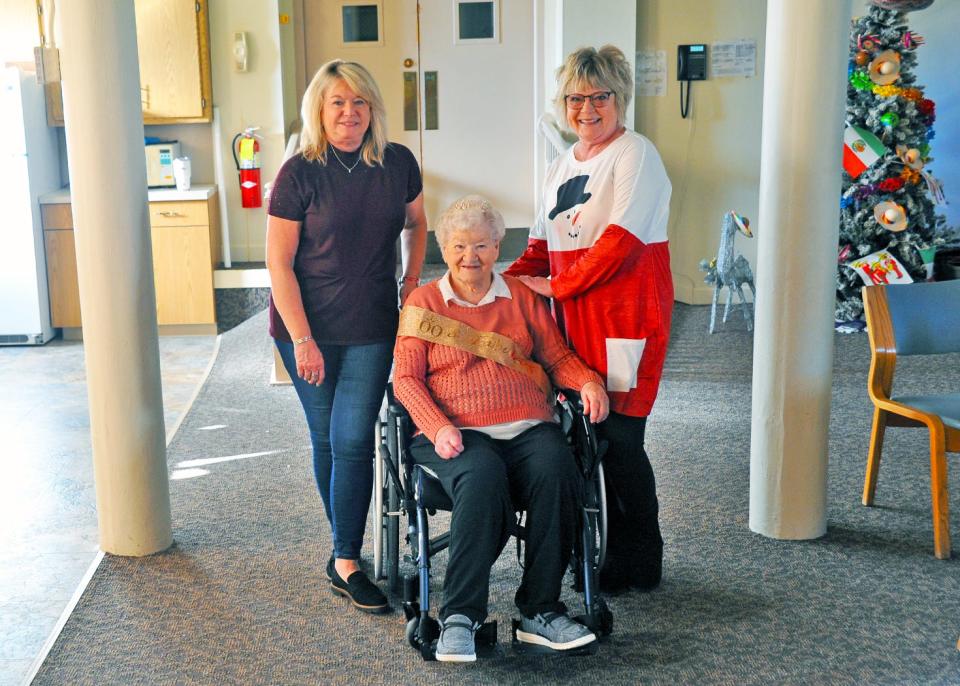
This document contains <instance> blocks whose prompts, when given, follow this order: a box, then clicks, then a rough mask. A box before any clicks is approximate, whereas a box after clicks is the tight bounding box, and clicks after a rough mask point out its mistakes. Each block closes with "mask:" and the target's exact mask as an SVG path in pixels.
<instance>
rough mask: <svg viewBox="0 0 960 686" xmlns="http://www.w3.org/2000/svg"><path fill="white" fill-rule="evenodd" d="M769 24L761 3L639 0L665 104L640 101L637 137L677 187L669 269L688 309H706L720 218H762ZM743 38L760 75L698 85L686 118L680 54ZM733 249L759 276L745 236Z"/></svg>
mask: <svg viewBox="0 0 960 686" xmlns="http://www.w3.org/2000/svg"><path fill="white" fill-rule="evenodd" d="M765 25H766V2H764V1H763V0H712V1H711V2H703V1H702V0H637V50H641V49H656V50H665V51H666V53H667V90H666V95H665V96H663V97H655V96H648V97H639V98H637V103H636V130H637V131H639V132H640V133H642V134H644V135H645V136H647V137H649V138H650V139H651V140H652V141H653V142H654V144H655V145H656V146H657V149H658V150H659V151H660V154H661V156H662V157H663V161H664V164H665V165H666V167H667V173H668V174H669V176H670V180H671V181H672V182H673V199H672V202H671V208H670V224H669V237H670V251H671V265H672V270H673V275H674V286H675V288H676V297H677V300H680V301H682V302H687V303H707V302H710V297H711V294H712V287H710V286H707V285H706V284H704V283H703V274H702V272H700V271H699V269H698V268H697V265H698V263H699V261H700V259H701V258H704V257H713V256H714V255H716V252H717V246H718V245H719V241H720V235H719V230H720V221H721V218H722V215H723V213H724V212H726V211H727V210H731V209H735V210H737V211H739V212H742V213H743V214H745V215H746V216H747V217H749V218H750V219H752V220H756V217H757V205H758V188H759V182H760V120H761V105H762V100H763V69H762V67H763V54H764V32H765V28H766V26H765ZM739 38H751V39H755V40H756V41H757V74H756V76H753V77H750V78H723V79H709V80H707V81H701V82H695V83H694V84H693V87H692V89H691V92H692V103H693V104H692V107H691V113H690V117H689V118H688V119H682V118H681V117H680V95H679V83H678V82H677V81H676V77H677V74H676V59H677V58H676V54H677V45H679V44H684V43H707V44H710V43H713V42H717V41H721V42H722V41H731V40H736V39H739ZM708 49H709V48H708ZM755 228H756V230H757V231H758V232H762V231H763V228H764V227H762V226H755ZM737 249H738V250H740V251H741V252H742V253H743V254H744V255H745V256H746V257H747V259H748V260H750V263H751V264H752V265H753V266H754V271H756V270H757V267H758V265H757V264H756V241H755V240H749V239H745V238H743V237H742V236H741V237H739V238H738V239H737Z"/></svg>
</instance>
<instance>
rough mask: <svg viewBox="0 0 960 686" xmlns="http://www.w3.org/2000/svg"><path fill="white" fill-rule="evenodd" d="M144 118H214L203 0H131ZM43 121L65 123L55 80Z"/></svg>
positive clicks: (159, 120) (151, 120)
mask: <svg viewBox="0 0 960 686" xmlns="http://www.w3.org/2000/svg"><path fill="white" fill-rule="evenodd" d="M135 10H136V15H137V53H138V57H139V61H140V102H141V104H142V106H143V123H144V124H189V123H196V122H209V121H212V120H213V86H212V82H211V80H210V31H209V28H208V23H207V0H135ZM46 95H47V123H48V124H49V125H51V126H63V100H62V94H61V89H60V84H59V83H51V84H47V86H46Z"/></svg>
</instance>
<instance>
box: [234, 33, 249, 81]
mask: <svg viewBox="0 0 960 686" xmlns="http://www.w3.org/2000/svg"><path fill="white" fill-rule="evenodd" d="M249 55H250V52H249V51H248V50H247V32H246V31H235V32H234V34H233V68H234V70H235V71H246V70H247V58H248V57H249Z"/></svg>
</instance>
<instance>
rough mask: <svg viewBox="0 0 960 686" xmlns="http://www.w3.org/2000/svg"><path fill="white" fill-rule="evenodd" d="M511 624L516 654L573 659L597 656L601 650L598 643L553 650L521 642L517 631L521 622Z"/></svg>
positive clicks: (515, 620) (514, 621) (512, 642)
mask: <svg viewBox="0 0 960 686" xmlns="http://www.w3.org/2000/svg"><path fill="white" fill-rule="evenodd" d="M578 621H579V620H578ZM511 624H512V628H511V630H510V635H511V639H512V640H511V645H512V646H513V650H514V652H516V653H519V654H520V655H556V656H567V657H573V656H576V655H595V654H596V652H597V650H598V649H599V648H600V646H599V643H598V642H597V641H591V642H590V643H588V644H587V645H584V646H580V647H579V648H570V649H568V650H557V649H556V648H551V647H550V646H544V645H539V644H537V643H527V642H526V641H521V640H520V639H518V638H517V629H519V628H520V620H519V619H514V620H512V622H511Z"/></svg>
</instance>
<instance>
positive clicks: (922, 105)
mask: <svg viewBox="0 0 960 686" xmlns="http://www.w3.org/2000/svg"><path fill="white" fill-rule="evenodd" d="M936 108H937V105H936V103H935V102H934V101H933V100H928V99H927V98H924V99H923V100H921V101H920V102H918V103H917V109H918V110H919V111H920V114H926V115H931V114H933V113H934V111H935V110H936Z"/></svg>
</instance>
